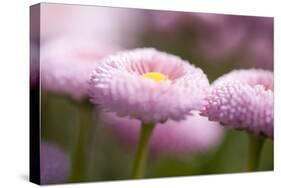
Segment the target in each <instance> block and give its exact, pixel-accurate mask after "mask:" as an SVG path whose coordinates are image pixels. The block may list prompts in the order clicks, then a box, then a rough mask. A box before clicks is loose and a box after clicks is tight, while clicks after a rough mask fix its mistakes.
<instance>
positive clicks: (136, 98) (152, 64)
mask: <svg viewBox="0 0 281 188" xmlns="http://www.w3.org/2000/svg"><path fill="white" fill-rule="evenodd" d="M150 78H152V79H150ZM159 78H161V79H162V78H163V80H162V81H160V82H159V80H157V81H156V79H159ZM161 79H160V80H161ZM208 87H209V81H208V79H207V77H206V75H205V74H204V73H203V71H202V70H201V69H199V68H196V67H195V66H193V65H191V64H189V63H188V62H187V61H184V60H182V59H180V58H178V57H176V56H174V55H169V54H167V53H164V52H159V51H157V50H155V49H152V48H143V49H135V50H131V51H124V52H120V53H117V54H115V55H112V56H109V57H108V58H106V59H105V60H104V61H103V62H101V63H100V64H99V66H97V68H96V69H95V70H94V71H93V73H92V76H91V80H90V97H91V99H92V100H91V101H92V102H93V103H97V104H100V105H101V106H102V107H103V108H105V109H106V110H107V111H110V112H115V113H116V114H117V115H119V116H130V117H132V118H136V119H139V120H141V121H143V122H150V123H156V122H164V121H166V120H168V119H173V120H182V119H184V118H185V116H186V115H187V114H188V113H189V112H190V111H191V110H195V109H198V108H200V107H201V106H202V99H203V97H204V95H205V94H206V90H207V89H208Z"/></svg>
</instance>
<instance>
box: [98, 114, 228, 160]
mask: <svg viewBox="0 0 281 188" xmlns="http://www.w3.org/2000/svg"><path fill="white" fill-rule="evenodd" d="M101 117H102V121H103V123H104V124H105V126H106V127H107V128H109V129H110V130H111V131H112V132H113V133H114V134H115V135H116V136H117V137H118V138H119V139H120V140H121V141H122V142H124V143H126V144H128V145H129V146H133V147H135V146H136V145H137V143H138V139H139V135H140V128H141V121H139V120H137V119H130V118H128V117H118V116H116V115H114V114H113V113H106V112H102V113H101ZM222 136H223V128H222V127H221V126H220V125H219V123H216V122H211V121H209V120H208V119H207V118H206V117H202V116H199V115H198V113H193V116H188V117H187V118H186V120H182V121H178V122H176V121H173V120H168V121H166V122H165V123H158V124H157V125H156V127H155V130H154V131H153V135H152V137H151V139H150V146H149V148H150V151H151V152H152V153H153V154H156V155H157V154H172V155H177V156H182V154H183V153H186V154H189V155H191V154H196V153H204V152H206V151H209V150H211V149H214V148H215V147H216V146H217V145H218V144H219V143H220V141H221V139H222Z"/></svg>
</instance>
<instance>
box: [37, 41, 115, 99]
mask: <svg viewBox="0 0 281 188" xmlns="http://www.w3.org/2000/svg"><path fill="white" fill-rule="evenodd" d="M117 50H118V48H117V47H113V46H112V45H106V44H104V43H102V42H99V41H97V40H93V39H92V38H88V37H77V36H67V37H62V38H61V37H60V38H57V39H54V40H51V41H49V42H48V43H46V44H44V45H43V47H42V49H41V57H40V58H41V59H40V61H41V64H40V65H41V83H42V87H43V89H45V90H48V91H51V92H55V93H59V94H63V95H67V96H70V97H72V98H73V99H76V100H80V99H83V98H85V97H87V87H88V84H87V81H88V79H89V77H90V73H91V71H92V69H93V68H94V67H95V66H96V64H97V62H98V61H100V60H101V59H102V58H103V57H105V56H106V55H108V54H110V53H113V52H115V51H117Z"/></svg>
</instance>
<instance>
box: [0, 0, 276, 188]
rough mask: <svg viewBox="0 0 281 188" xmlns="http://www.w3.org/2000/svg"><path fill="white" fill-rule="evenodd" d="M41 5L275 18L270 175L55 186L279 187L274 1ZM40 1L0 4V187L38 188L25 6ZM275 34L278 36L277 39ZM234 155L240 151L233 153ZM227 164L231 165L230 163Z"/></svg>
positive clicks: (113, 0) (89, 0) (114, 0)
mask: <svg viewBox="0 0 281 188" xmlns="http://www.w3.org/2000/svg"><path fill="white" fill-rule="evenodd" d="M44 2H58V3H74V4H89V5H91V4H92V5H95V4H96V5H111V6H118V7H139V8H151V9H167V10H184V11H198V12H214V13H228V14H243V15H261V16H274V17H275V71H274V72H275V83H277V84H275V96H277V97H275V102H276V103H275V104H276V105H275V110H276V111H275V140H274V143H275V171H274V172H266V173H251V174H245V173H244V174H230V175H210V176H195V177H186V178H169V179H161V180H159V179H158V180H143V181H122V182H106V183H86V184H69V185H60V186H54V187H77V186H79V187H80V186H81V187H93V186H94V187H97V188H104V187H122V188H126V187H130V188H131V187H132V186H133V187H134V188H138V187H141V188H143V187H153V188H155V187H161V188H166V187H167V188H168V187H169V188H172V187H227V188H231V187H235V188H237V187H257V188H258V187H263V188H264V187H280V185H279V186H278V185H277V182H278V181H279V182H280V180H279V178H280V177H281V176H280V175H281V174H280V164H281V163H280V159H281V155H280V136H281V131H280V115H281V114H280V86H281V85H280V80H281V79H280V77H281V74H280V71H281V70H280V65H281V58H280V53H279V52H281V48H280V35H281V28H280V26H281V23H280V21H281V16H280V14H281V11H280V8H279V13H278V7H281V6H280V5H279V6H278V1H274V0H266V1H258V0H255V1H252V0H193V1H190V0H169V1H165V0H160V1H158V0H139V1H137V0H136V1H133V0H126V1H125V0H110V1H109V0H100V1H97V0H56V1H47V0H45V1H44ZM35 3H39V1H24V0H19V1H16V0H10V1H8V0H7V2H3V1H1V6H0V7H1V10H0V14H1V15H0V45H1V51H0V55H1V56H0V57H1V58H0V71H1V72H0V128H1V130H0V187H16V188H17V187H20V188H22V187H23V188H24V187H37V185H34V184H32V183H30V182H28V173H29V171H28V164H29V162H28V161H29V160H28V158H29V147H28V138H29V108H28V105H29V100H28V98H29V93H28V92H29V90H28V81H29V77H28V74H29V5H32V4H35ZM278 33H279V35H278ZM237 155H239V153H237ZM229 162H230V163H231V161H229Z"/></svg>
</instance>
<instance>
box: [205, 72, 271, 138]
mask: <svg viewBox="0 0 281 188" xmlns="http://www.w3.org/2000/svg"><path fill="white" fill-rule="evenodd" d="M273 94H274V88H273V73H272V72H271V71H265V70H257V69H250V70H235V71H232V72H230V73H228V74H226V75H224V76H222V77H220V78H219V79H218V80H216V81H215V82H214V84H213V86H212V88H211V91H210V95H209V96H208V97H207V98H206V101H207V104H206V105H205V106H204V108H203V110H202V114H203V115H205V116H207V117H209V119H210V120H212V121H219V122H220V123H221V124H223V125H225V126H227V127H231V128H235V129H242V130H247V131H249V132H251V133H254V134H262V135H265V136H266V137H269V138H271V139H273V121H274V108H273V107H274V96H273Z"/></svg>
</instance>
